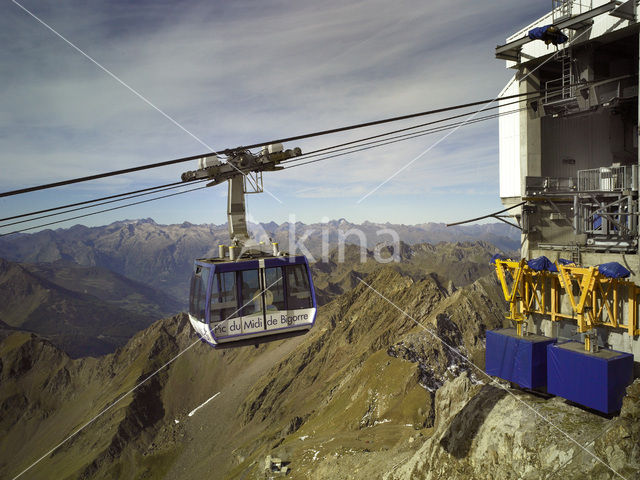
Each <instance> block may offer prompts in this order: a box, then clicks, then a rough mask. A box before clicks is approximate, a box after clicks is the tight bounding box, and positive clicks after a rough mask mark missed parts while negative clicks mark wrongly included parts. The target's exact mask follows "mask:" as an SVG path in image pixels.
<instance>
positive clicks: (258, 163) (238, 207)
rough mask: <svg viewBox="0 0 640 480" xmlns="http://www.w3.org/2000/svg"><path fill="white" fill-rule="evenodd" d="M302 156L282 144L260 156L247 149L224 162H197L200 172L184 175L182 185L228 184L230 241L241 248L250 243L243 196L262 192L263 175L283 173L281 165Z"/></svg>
mask: <svg viewBox="0 0 640 480" xmlns="http://www.w3.org/2000/svg"><path fill="white" fill-rule="evenodd" d="M299 155H302V151H301V150H300V149H299V148H294V149H293V150H284V149H283V148H282V144H275V145H268V146H265V147H263V148H262V151H261V152H260V153H259V154H254V153H251V152H250V151H248V150H238V151H235V152H233V153H231V154H230V155H229V157H228V158H227V159H226V162H222V161H221V160H220V159H219V158H218V157H217V156H216V155H212V156H209V157H203V158H201V159H199V160H198V167H199V168H198V169H197V170H190V171H188V172H184V173H183V174H182V181H183V182H191V181H194V180H205V179H210V180H212V181H211V182H209V183H207V187H211V186H213V185H218V184H220V183H222V182H225V181H228V182H229V190H228V199H227V218H228V222H229V237H230V239H231V242H232V243H233V244H234V245H236V246H239V247H243V246H245V244H246V243H247V241H248V240H249V230H248V228H247V216H246V205H245V199H244V196H245V195H246V194H250V193H262V192H263V191H264V189H263V186H262V172H273V171H276V170H282V169H283V167H281V166H279V165H278V164H279V163H280V162H282V161H283V160H286V159H288V158H292V157H297V156H299Z"/></svg>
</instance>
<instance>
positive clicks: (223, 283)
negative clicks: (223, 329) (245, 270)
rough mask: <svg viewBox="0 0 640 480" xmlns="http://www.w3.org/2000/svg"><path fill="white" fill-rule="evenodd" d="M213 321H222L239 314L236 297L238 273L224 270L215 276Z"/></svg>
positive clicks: (212, 290)
mask: <svg viewBox="0 0 640 480" xmlns="http://www.w3.org/2000/svg"><path fill="white" fill-rule="evenodd" d="M210 309H211V321H212V322H220V321H222V320H227V319H228V318H231V317H237V316H239V313H238V312H237V309H238V301H237V298H236V273H235V272H222V273H216V274H214V276H213V285H211V305H210Z"/></svg>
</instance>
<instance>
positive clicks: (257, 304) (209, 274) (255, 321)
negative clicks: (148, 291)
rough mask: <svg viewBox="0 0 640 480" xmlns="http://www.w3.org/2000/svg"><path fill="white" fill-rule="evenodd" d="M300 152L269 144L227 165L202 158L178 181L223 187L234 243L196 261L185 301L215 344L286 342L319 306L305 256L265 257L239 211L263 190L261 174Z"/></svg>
mask: <svg viewBox="0 0 640 480" xmlns="http://www.w3.org/2000/svg"><path fill="white" fill-rule="evenodd" d="M300 153H301V152H300V149H295V150H286V151H284V150H283V149H282V145H281V144H276V145H269V146H268V147H264V148H263V149H262V152H261V154H260V155H254V154H252V153H251V152H248V151H242V152H237V153H235V154H234V155H232V156H230V158H229V159H228V160H227V162H226V163H222V162H220V161H219V159H217V157H213V158H211V157H207V158H204V159H201V160H200V162H199V167H200V168H199V169H198V170H196V171H190V172H185V173H184V174H183V175H182V179H183V181H189V180H195V179H202V178H212V179H213V181H212V182H211V183H209V184H207V186H211V185H217V184H219V183H221V182H223V181H228V183H229V197H228V209H227V214H228V221H229V236H230V238H231V241H232V246H231V247H229V248H228V249H227V248H226V246H223V245H221V246H219V257H218V258H201V259H197V260H195V262H194V271H193V275H192V277H191V292H190V296H189V320H190V322H191V325H192V327H193V329H194V330H195V331H196V332H197V333H198V335H199V336H200V338H201V339H202V340H204V341H205V342H207V343H209V344H210V345H212V346H213V347H218V348H219V347H235V346H243V345H250V344H258V343H264V342H266V341H272V340H279V339H283V338H289V337H292V336H297V335H302V334H305V333H307V332H308V331H309V330H310V329H311V328H312V327H313V325H314V322H315V318H316V311H317V305H316V297H315V291H314V288H313V279H312V278H311V270H310V268H309V262H308V261H307V258H306V257H305V256H304V255H288V254H286V253H282V252H279V251H278V247H277V243H273V244H272V249H271V251H270V252H265V251H264V250H263V247H262V246H261V245H260V244H258V243H257V242H255V241H254V240H252V239H250V238H249V234H248V230H247V224H246V213H245V199H244V195H245V194H247V193H260V192H262V191H263V187H262V172H263V171H273V170H278V169H280V167H277V166H276V165H277V164H278V163H279V162H280V161H282V160H283V159H286V158H290V157H292V156H296V155H300ZM247 172H248V173H249V175H252V176H251V177H248V176H247ZM248 187H249V188H250V190H249V191H248ZM237 251H240V253H239V254H236V252H237ZM227 252H228V253H227Z"/></svg>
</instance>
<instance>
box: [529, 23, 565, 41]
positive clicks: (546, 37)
mask: <svg viewBox="0 0 640 480" xmlns="http://www.w3.org/2000/svg"><path fill="white" fill-rule="evenodd" d="M529 38H530V39H531V40H543V41H544V43H545V44H546V45H549V44H550V43H553V44H554V45H558V44H559V43H564V42H566V41H567V40H569V37H567V36H566V35H565V34H564V33H562V30H560V29H559V28H558V27H556V26H555V25H545V26H544V27H536V28H533V29H531V30H529Z"/></svg>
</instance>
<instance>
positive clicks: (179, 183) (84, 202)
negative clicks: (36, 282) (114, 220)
mask: <svg viewBox="0 0 640 480" xmlns="http://www.w3.org/2000/svg"><path fill="white" fill-rule="evenodd" d="M173 185H184V182H173V183H167V184H165V185H158V186H157V187H149V188H143V189H140V190H134V191H132V192H126V193H118V194H116V195H109V196H107V197H101V198H94V199H93V200H85V201H83V202H77V203H70V204H68V205H60V206H58V207H52V208H45V209H44V210H36V211H35V212H29V213H21V214H19V215H14V216H12V217H6V218H0V222H6V221H7V220H14V219H16V218H24V217H30V216H31V215H38V214H40V213H47V212H54V211H56V210H62V209H63V208H71V207H77V206H80V205H88V204H90V203H95V202H101V201H102V200H110V199H112V198H118V197H126V196H127V195H133V194H134V193H141V192H151V191H152V190H158V189H161V188H166V187H171V186H173ZM151 193H153V192H151Z"/></svg>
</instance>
